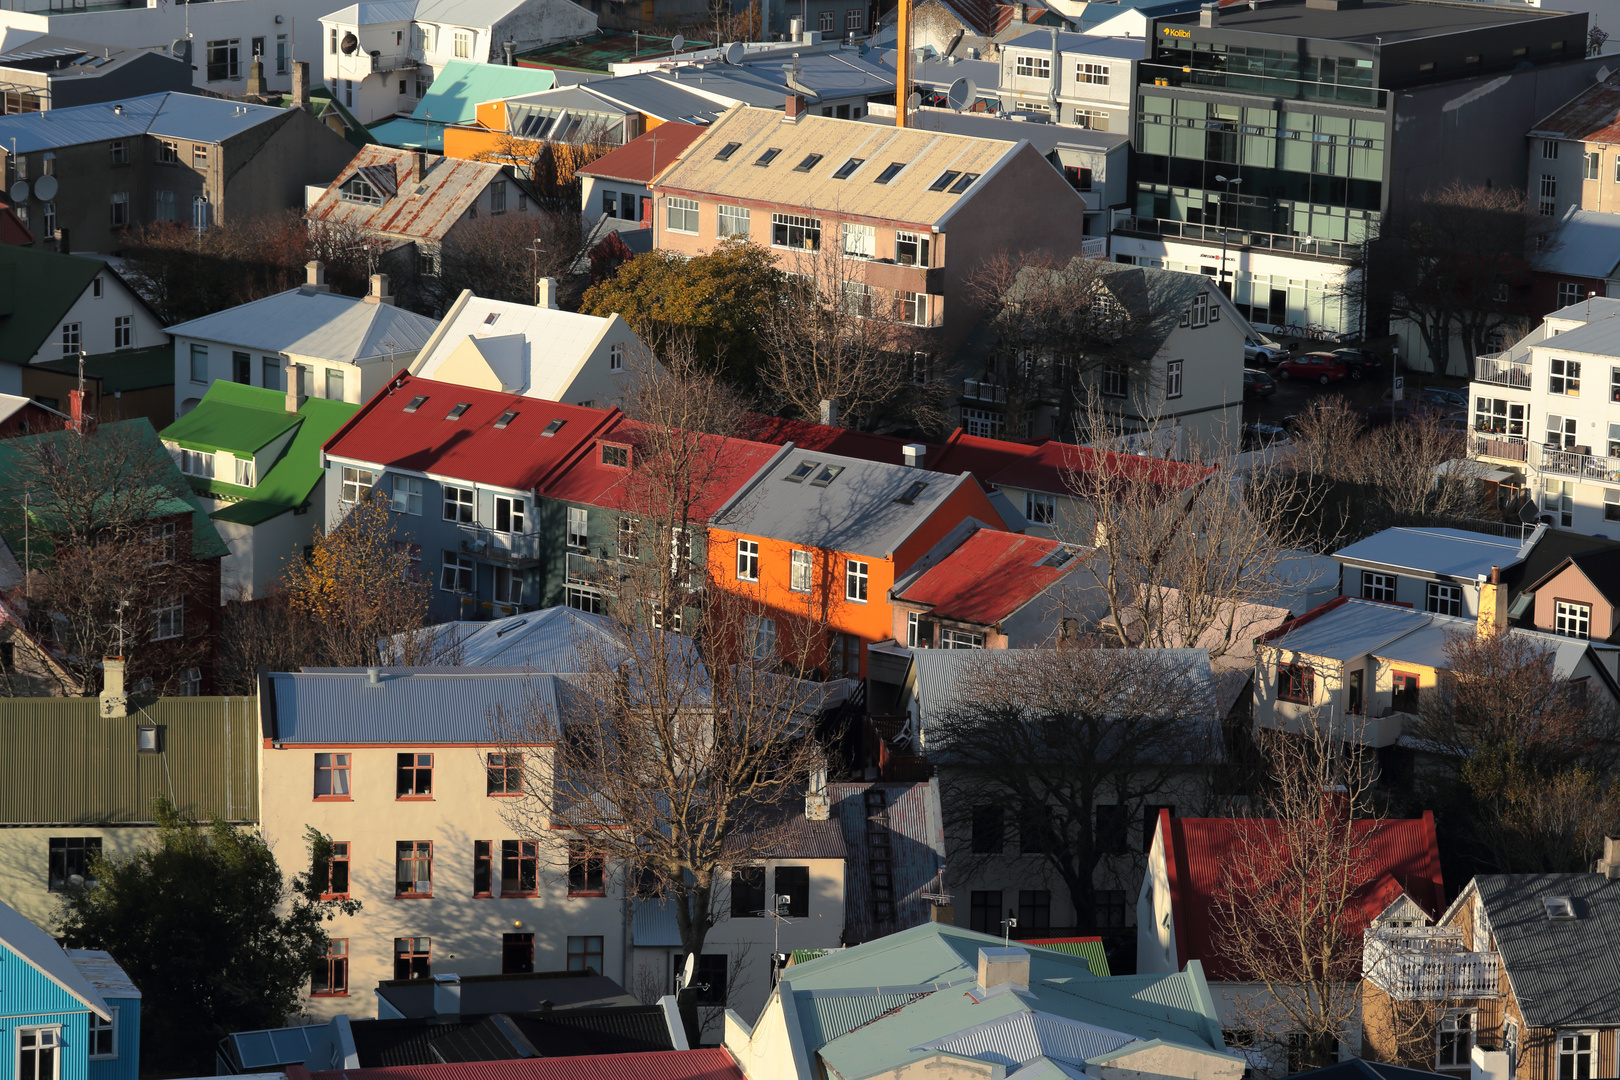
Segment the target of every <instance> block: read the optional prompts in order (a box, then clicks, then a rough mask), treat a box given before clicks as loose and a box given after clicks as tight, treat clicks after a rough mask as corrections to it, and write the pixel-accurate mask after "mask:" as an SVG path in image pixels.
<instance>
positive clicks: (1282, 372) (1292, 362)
mask: <svg viewBox="0 0 1620 1080" xmlns="http://www.w3.org/2000/svg"><path fill="white" fill-rule="evenodd" d="M1349 373H1350V369H1349V368H1347V367H1345V364H1344V361H1343V360H1340V359H1339V358H1338V357H1337V356H1334V355H1333V354H1332V353H1325V352H1309V353H1306V354H1305V355H1303V356H1295V357H1293V358H1291V359H1288V360H1284V361H1283V362H1282V363H1280V364H1278V365H1277V376H1278V377H1279V378H1283V379H1312V380H1314V381H1316V382H1319V383H1321V384H1322V385H1323V386H1326V385H1327V384H1328V383H1330V382H1338V381H1339V380H1340V379H1343V378H1345V377H1346V376H1347V375H1349Z"/></svg>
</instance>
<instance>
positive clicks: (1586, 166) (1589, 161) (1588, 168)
mask: <svg viewBox="0 0 1620 1080" xmlns="http://www.w3.org/2000/svg"><path fill="white" fill-rule="evenodd" d="M1581 157H1582V161H1581V179H1583V180H1596V179H1597V178H1598V167H1599V166H1600V165H1601V164H1602V160H1603V155H1602V154H1600V153H1598V152H1597V151H1596V150H1589V151H1587V152H1586V153H1585V154H1583V155H1581Z"/></svg>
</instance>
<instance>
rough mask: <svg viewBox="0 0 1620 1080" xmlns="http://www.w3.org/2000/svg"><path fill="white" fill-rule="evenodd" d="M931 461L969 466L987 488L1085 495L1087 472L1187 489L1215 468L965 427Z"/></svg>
mask: <svg viewBox="0 0 1620 1080" xmlns="http://www.w3.org/2000/svg"><path fill="white" fill-rule="evenodd" d="M928 467H929V468H930V469H933V470H934V471H935V472H948V473H961V472H971V473H972V474H973V475H974V476H975V477H976V478H977V479H978V481H979V483H980V484H981V485H983V486H984V488H985V490H987V491H988V490H991V489H993V488H998V487H1012V488H1020V489H1023V490H1028V491H1045V492H1051V493H1052V494H1055V495H1074V494H1080V495H1085V494H1087V492H1086V490H1085V488H1086V484H1087V478H1088V477H1092V478H1095V477H1097V476H1099V475H1105V474H1106V475H1109V476H1112V477H1114V478H1122V479H1128V480H1138V481H1146V482H1148V483H1153V484H1161V485H1164V486H1166V487H1175V488H1178V489H1186V488H1189V487H1192V486H1193V485H1194V484H1196V483H1198V482H1199V481H1200V480H1202V479H1204V478H1205V477H1207V476H1209V475H1211V474H1212V473H1213V472H1214V471H1215V470H1214V469H1211V468H1208V467H1206V466H1203V465H1195V464H1191V463H1188V462H1182V461H1165V460H1163V459H1162V458H1149V457H1141V456H1138V455H1136V454H1121V453H1117V452H1115V451H1112V450H1093V449H1092V448H1091V447H1089V446H1075V445H1072V444H1070V443H1062V442H1058V441H1056V440H1053V439H1047V440H1042V441H1040V442H1032V443H1015V442H1005V441H1003V440H1001V439H987V438H984V437H982V436H979V435H968V434H966V433H965V432H963V431H962V429H961V428H957V429H956V431H955V432H953V433H952V434H951V437H950V438H948V439H946V440H945V446H944V450H943V452H942V453H940V454H938V455H937V456H935V457H934V459H933V460H932V461H930V462H929V465H928ZM1077 488H1078V489H1079V490H1078V491H1077V490H1076V489H1077Z"/></svg>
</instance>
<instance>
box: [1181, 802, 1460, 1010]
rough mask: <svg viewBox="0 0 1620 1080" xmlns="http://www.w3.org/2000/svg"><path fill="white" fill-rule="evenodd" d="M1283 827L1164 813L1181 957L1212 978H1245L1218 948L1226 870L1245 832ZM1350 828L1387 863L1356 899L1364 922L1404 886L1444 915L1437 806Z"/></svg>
mask: <svg viewBox="0 0 1620 1080" xmlns="http://www.w3.org/2000/svg"><path fill="white" fill-rule="evenodd" d="M1276 827H1277V823H1276V821H1275V820H1272V819H1269V818H1178V817H1171V816H1170V813H1169V811H1160V813H1159V829H1160V831H1161V832H1162V833H1164V837H1165V868H1166V870H1167V871H1168V877H1169V882H1170V903H1171V917H1172V918H1173V919H1174V921H1175V931H1176V961H1177V963H1179V964H1183V965H1185V964H1186V962H1187V961H1188V960H1199V961H1202V963H1203V965H1204V972H1205V974H1206V975H1207V976H1208V977H1209V978H1210V979H1212V980H1216V979H1242V978H1243V973H1242V972H1238V971H1234V970H1233V968H1232V966H1231V965H1230V964H1228V963H1227V962H1226V960H1225V959H1224V958H1223V956H1222V955H1221V953H1220V950H1219V948H1218V946H1217V942H1216V937H1217V935H1218V934H1219V928H1218V924H1217V920H1216V908H1215V901H1216V898H1217V897H1218V896H1219V895H1221V891H1222V889H1223V882H1222V874H1223V873H1224V871H1225V870H1226V868H1227V866H1228V865H1229V863H1230V862H1231V860H1232V858H1233V857H1234V854H1235V853H1234V850H1233V849H1234V847H1235V846H1236V845H1237V844H1238V843H1239V837H1240V835H1241V831H1242V830H1246V829H1257V830H1265V831H1267V832H1271V831H1273V830H1275V829H1276ZM1350 827H1351V829H1352V830H1354V832H1355V833H1356V834H1357V835H1358V836H1359V837H1360V846H1363V847H1364V848H1365V849H1366V850H1367V851H1368V854H1369V855H1370V856H1371V858H1372V859H1373V860H1374V861H1375V862H1376V863H1377V864H1378V865H1380V866H1382V868H1383V871H1382V873H1380V874H1378V875H1376V876H1375V877H1374V878H1373V880H1371V881H1370V882H1368V883H1367V884H1366V885H1365V887H1364V888H1363V889H1362V890H1361V893H1360V895H1359V896H1358V897H1357V899H1356V901H1355V903H1354V907H1355V910H1356V911H1357V914H1358V916H1359V918H1360V919H1361V920H1362V921H1363V922H1364V923H1370V922H1371V921H1372V920H1373V918H1374V917H1375V916H1377V915H1378V913H1379V912H1381V911H1383V910H1384V909H1385V908H1386V907H1388V906H1389V905H1390V904H1391V903H1393V902H1394V901H1395V900H1396V899H1397V898H1398V897H1399V896H1400V894H1401V893H1402V892H1403V891H1404V892H1405V893H1406V894H1407V895H1408V896H1410V897H1411V898H1412V899H1413V900H1414V901H1416V902H1417V903H1418V904H1419V905H1420V906H1421V907H1423V908H1424V910H1426V911H1427V912H1428V913H1429V914H1430V916H1432V917H1435V918H1438V917H1439V915H1440V913H1441V912H1443V911H1445V909H1446V890H1445V883H1444V881H1443V880H1442V878H1441V875H1440V844H1439V841H1438V840H1437V839H1436V837H1435V831H1434V814H1433V812H1432V811H1429V810H1425V811H1424V812H1423V816H1422V817H1421V818H1405V819H1400V820H1385V821H1371V820H1358V821H1353V822H1351V823H1350Z"/></svg>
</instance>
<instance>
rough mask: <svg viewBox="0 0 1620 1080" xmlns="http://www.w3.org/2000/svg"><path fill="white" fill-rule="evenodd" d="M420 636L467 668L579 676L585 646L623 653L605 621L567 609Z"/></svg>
mask: <svg viewBox="0 0 1620 1080" xmlns="http://www.w3.org/2000/svg"><path fill="white" fill-rule="evenodd" d="M421 632H422V633H431V634H432V635H433V636H434V638H435V639H436V640H435V644H436V645H438V646H440V647H442V648H443V649H444V651H445V655H446V656H447V657H450V658H453V659H454V660H455V661H456V662H457V664H458V665H459V666H463V667H503V668H513V669H518V670H527V671H536V672H548V673H553V674H555V673H567V672H581V671H584V670H585V668H586V666H587V664H586V657H585V656H584V655H582V653H581V651H580V650H581V646H583V645H586V644H588V643H589V642H590V641H591V639H592V638H596V639H598V640H599V641H600V642H601V644H602V646H604V647H608V648H611V649H613V651H615V652H617V651H619V650H618V648H617V647H616V646H614V645H613V644H612V643H613V642H614V641H616V640H617V639H616V638H615V637H614V636H613V633H612V630H611V624H610V623H609V622H608V621H607V620H606V619H604V618H602V617H601V616H600V615H591V614H589V613H587V612H583V611H575V610H574V609H572V608H565V607H552V608H541V609H540V610H539V611H528V612H524V613H523V614H521V615H509V616H507V617H506V618H504V619H491V620H489V621H488V622H453V623H446V624H442V625H440V626H434V627H428V628H426V629H425V630H424V631H421ZM396 640H397V639H396Z"/></svg>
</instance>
